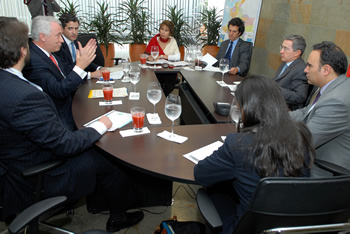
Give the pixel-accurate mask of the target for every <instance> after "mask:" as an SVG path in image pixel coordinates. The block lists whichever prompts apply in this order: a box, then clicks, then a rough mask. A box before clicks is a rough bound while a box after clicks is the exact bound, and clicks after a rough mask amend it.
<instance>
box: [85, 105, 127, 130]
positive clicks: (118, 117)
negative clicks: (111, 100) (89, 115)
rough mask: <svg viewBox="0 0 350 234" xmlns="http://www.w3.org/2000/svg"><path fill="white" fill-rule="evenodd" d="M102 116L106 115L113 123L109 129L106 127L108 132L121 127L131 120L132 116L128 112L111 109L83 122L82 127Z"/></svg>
mask: <svg viewBox="0 0 350 234" xmlns="http://www.w3.org/2000/svg"><path fill="white" fill-rule="evenodd" d="M102 116H107V117H108V118H109V119H110V120H111V122H112V124H113V125H112V127H111V128H110V129H108V131H109V132H112V131H115V130H116V129H117V128H121V127H123V126H125V125H127V124H128V123H130V122H131V121H132V117H131V114H130V113H125V112H119V111H116V110H111V111H110V112H108V113H106V114H104V115H101V116H99V117H97V118H96V119H94V120H91V121H90V122H88V123H86V124H84V127H88V126H89V125H90V124H92V123H93V122H95V121H97V120H99V119H100V118H101V117H102Z"/></svg>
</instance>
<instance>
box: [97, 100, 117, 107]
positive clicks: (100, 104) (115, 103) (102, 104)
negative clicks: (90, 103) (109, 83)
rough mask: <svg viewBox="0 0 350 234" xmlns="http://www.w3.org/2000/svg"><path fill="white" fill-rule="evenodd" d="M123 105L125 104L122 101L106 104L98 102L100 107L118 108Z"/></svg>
mask: <svg viewBox="0 0 350 234" xmlns="http://www.w3.org/2000/svg"><path fill="white" fill-rule="evenodd" d="M121 104H123V102H122V101H121V100H118V101H112V103H106V102H105V101H100V102H98V105H99V106H116V105H121Z"/></svg>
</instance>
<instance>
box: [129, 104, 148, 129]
mask: <svg viewBox="0 0 350 234" xmlns="http://www.w3.org/2000/svg"><path fill="white" fill-rule="evenodd" d="M130 112H131V117H132V125H133V127H134V132H142V130H143V124H144V121H145V108H143V107H133V108H131V111H130Z"/></svg>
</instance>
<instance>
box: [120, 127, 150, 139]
mask: <svg viewBox="0 0 350 234" xmlns="http://www.w3.org/2000/svg"><path fill="white" fill-rule="evenodd" d="M150 132H151V131H150V130H149V129H148V128H147V127H143V128H142V132H135V131H134V129H128V130H123V131H119V133H120V135H121V136H122V137H129V136H137V135H143V134H148V133H150Z"/></svg>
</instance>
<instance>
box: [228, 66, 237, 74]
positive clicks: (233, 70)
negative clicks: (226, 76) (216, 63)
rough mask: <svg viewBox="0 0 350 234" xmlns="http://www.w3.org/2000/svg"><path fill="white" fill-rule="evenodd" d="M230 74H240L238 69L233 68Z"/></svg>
mask: <svg viewBox="0 0 350 234" xmlns="http://www.w3.org/2000/svg"><path fill="white" fill-rule="evenodd" d="M228 73H230V74H232V75H236V74H237V73H238V67H231V69H230V71H229V72H228Z"/></svg>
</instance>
